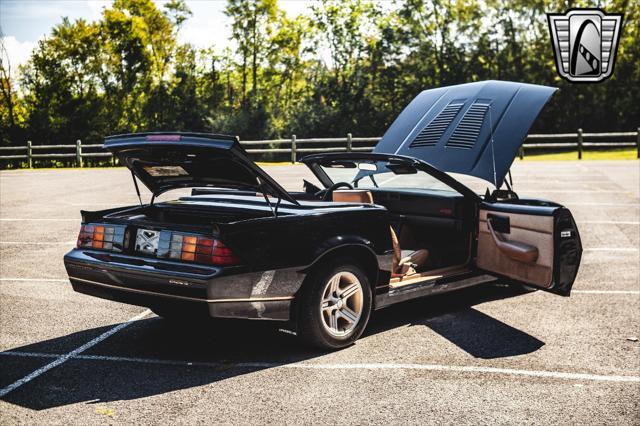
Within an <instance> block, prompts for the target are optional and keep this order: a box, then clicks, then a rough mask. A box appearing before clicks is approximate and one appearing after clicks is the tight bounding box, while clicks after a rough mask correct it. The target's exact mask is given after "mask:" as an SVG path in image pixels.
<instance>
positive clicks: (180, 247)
mask: <svg viewBox="0 0 640 426" xmlns="http://www.w3.org/2000/svg"><path fill="white" fill-rule="evenodd" d="M169 258H171V259H176V260H183V261H187V262H197V263H208V264H211V265H220V266H230V265H238V264H239V263H240V259H238V258H237V257H235V256H234V255H233V253H232V252H231V250H230V249H229V248H228V247H227V246H225V245H224V243H223V242H222V241H220V240H216V239H213V238H207V237H200V236H195V235H182V234H176V233H174V234H173V235H171V245H170V246H169Z"/></svg>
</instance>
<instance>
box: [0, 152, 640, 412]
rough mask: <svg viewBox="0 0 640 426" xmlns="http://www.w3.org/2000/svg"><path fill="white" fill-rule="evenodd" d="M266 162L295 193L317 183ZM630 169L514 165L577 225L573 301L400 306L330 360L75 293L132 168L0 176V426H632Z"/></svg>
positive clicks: (637, 383) (635, 355) (274, 336)
mask: <svg viewBox="0 0 640 426" xmlns="http://www.w3.org/2000/svg"><path fill="white" fill-rule="evenodd" d="M265 169H266V170H267V171H268V172H269V173H270V174H272V175H273V176H274V177H275V178H276V179H277V180H278V181H279V182H281V183H282V184H283V185H284V186H285V187H286V188H287V189H300V188H301V185H302V178H306V179H309V180H311V179H313V178H312V177H311V176H310V174H309V172H308V171H307V170H306V168H305V166H302V165H296V166H269V167H265ZM639 172H640V163H639V162H638V161H610V162H606V161H580V162H579V161H573V162H536V161H524V162H517V163H516V164H515V165H514V167H513V180H514V187H515V189H516V191H517V192H518V193H519V194H520V195H521V196H533V197H541V198H546V199H550V200H554V201H557V202H560V203H563V204H565V205H566V206H567V207H569V208H570V209H571V211H572V212H573V214H574V216H575V218H576V220H577V222H578V226H579V230H580V233H581V236H582V242H583V246H584V249H585V251H584V255H583V260H582V265H581V268H580V272H579V274H578V278H577V281H576V283H575V285H574V292H573V294H572V296H571V297H570V298H562V297H559V296H555V295H552V294H549V293H545V292H542V291H534V292H530V291H525V290H522V289H516V288H513V287H508V286H506V285H504V284H502V283H497V284H492V285H484V286H479V287H474V288H470V289H467V290H464V291H459V292H455V293H451V294H448V295H444V296H438V297H433V298H425V299H420V300H415V301H410V302H407V303H404V304H400V305H397V306H393V307H390V308H387V309H384V310H382V311H379V312H376V313H375V314H374V316H373V317H372V320H371V322H370V325H369V327H368V328H367V330H366V332H365V334H364V336H363V337H362V338H361V339H360V340H359V341H358V342H357V343H356V344H355V345H353V346H352V347H349V348H347V349H344V350H341V351H338V352H334V353H329V354H325V353H320V352H313V351H309V350H307V349H305V348H303V347H301V346H300V345H299V344H298V342H297V341H296V339H295V338H294V337H293V336H291V335H289V334H287V333H284V332H282V331H280V330H279V329H278V327H277V326H274V325H272V324H266V323H259V322H238V321H225V322H221V323H216V324H215V325H209V324H193V325H191V326H185V325H174V324H171V323H168V322H167V321H165V320H162V319H160V318H158V317H156V316H155V315H153V314H151V313H150V312H148V311H146V310H145V309H144V308H140V307H137V306H128V305H124V304H119V303H115V302H109V301H106V300H101V299H97V298H93V297H89V296H85V295H81V294H78V293H75V292H73V291H72V289H71V286H70V284H69V283H68V281H67V280H66V275H65V271H64V266H63V263H62V257H63V255H64V254H65V253H66V252H67V251H68V250H70V249H71V248H72V247H73V245H74V244H75V239H76V237H77V233H78V229H79V221H80V213H79V212H80V209H85V210H100V209H103V208H108V207H116V206H120V205H128V204H136V203H137V196H136V194H135V190H134V187H133V185H132V183H131V177H130V174H129V172H128V171H127V170H126V169H123V168H113V169H63V170H51V169H36V170H19V171H2V172H0V424H3V425H4V424H15V423H33V424H36V423H37V424H45V423H58V424H63V423H64V424H86V423H118V424H119V423H141V424H148V423H163V424H173V423H182V424H194V423H219V424H242V425H244V424H264V423H275V424H299V423H306V424H333V423H341V424H380V423H391V424H407V423H409V424H453V423H455V424H483V423H485V424H486V423H491V424H514V423H527V424H534V423H536V424H545V423H546V424H549V423H550V424H560V423H562V424H566V423H574V424H604V423H609V424H640V342H639V341H638V338H640V321H639V320H640V309H639V308H640V280H639V273H640V253H639V251H638V248H639V246H640V176H639ZM476 183H477V182H470V185H475V184H476ZM148 196H149V194H148V192H146V191H144V192H143V197H144V198H145V199H148Z"/></svg>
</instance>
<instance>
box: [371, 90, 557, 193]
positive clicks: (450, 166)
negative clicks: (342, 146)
mask: <svg viewBox="0 0 640 426" xmlns="http://www.w3.org/2000/svg"><path fill="white" fill-rule="evenodd" d="M556 90H557V89H556V88H553V87H547V86H538V85H533V84H524V83H513V82H507V81H482V82H477V83H468V84H461V85H457V86H449V87H441V88H437V89H430V90H425V91H423V92H422V93H420V94H419V95H418V96H417V97H416V98H415V99H414V100H413V101H411V103H410V104H409V105H408V106H407V107H406V108H405V109H404V110H403V111H402V112H401V113H400V115H399V116H398V118H397V119H396V120H395V121H394V122H393V124H391V126H390V127H389V129H388V130H387V132H386V133H385V134H384V136H383V137H382V139H381V140H380V142H379V143H378V144H377V145H376V147H375V149H374V151H373V152H376V153H387V154H401V155H406V156H411V157H415V158H418V159H420V160H423V161H425V162H427V163H429V164H431V165H432V166H434V167H436V168H438V169H440V170H442V171H445V172H453V173H461V174H466V175H471V176H476V177H479V178H481V179H484V180H487V181H489V182H491V183H493V184H494V185H495V186H496V187H497V188H499V187H500V186H501V184H502V182H503V181H504V177H505V175H506V174H507V172H508V171H509V168H510V167H511V164H512V163H513V160H514V158H515V156H516V155H517V153H518V149H519V148H520V146H521V145H522V143H523V142H524V139H525V138H526V136H527V133H528V132H529V129H530V128H531V125H532V124H533V122H534V121H535V119H536V117H537V116H538V114H539V113H540V111H541V110H542V108H543V107H544V105H545V104H546V103H547V101H548V100H549V98H550V97H551V95H553V93H554V92H555V91H556ZM492 140H493V143H492Z"/></svg>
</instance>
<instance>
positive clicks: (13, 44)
mask: <svg viewBox="0 0 640 426" xmlns="http://www.w3.org/2000/svg"><path fill="white" fill-rule="evenodd" d="M2 42H3V43H4V46H5V48H6V49H7V55H8V56H9V62H10V63H11V70H12V73H13V76H14V77H15V76H16V75H17V72H18V66H19V65H22V64H24V63H26V62H27V61H28V60H29V57H30V56H31V52H32V51H33V49H34V48H35V47H36V45H37V44H38V42H37V41H22V42H21V41H18V40H17V39H16V38H15V37H14V36H5V37H2Z"/></svg>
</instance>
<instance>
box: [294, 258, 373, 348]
mask: <svg viewBox="0 0 640 426" xmlns="http://www.w3.org/2000/svg"><path fill="white" fill-rule="evenodd" d="M371 302H372V296H371V285H370V284H369V280H368V279H367V276H366V275H365V273H364V272H363V271H362V269H361V267H360V266H358V265H355V264H348V263H343V262H337V261H333V262H329V263H326V264H324V265H322V266H320V267H319V268H317V269H316V270H315V271H313V272H311V273H310V274H309V275H308V276H307V278H306V279H305V282H304V283H303V286H302V290H301V292H300V293H299V295H298V298H297V300H296V306H297V316H296V326H297V327H296V330H297V335H298V337H299V338H300V340H302V341H303V342H304V343H305V344H307V345H309V346H312V347H315V348H319V349H324V350H336V349H342V348H344V347H347V346H349V345H351V344H352V343H353V342H355V341H356V340H357V339H358V338H359V337H360V336H361V335H362V333H363V332H364V329H365V327H366V326H367V323H368V322H369V315H370V313H371V305H372V303H371Z"/></svg>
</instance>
